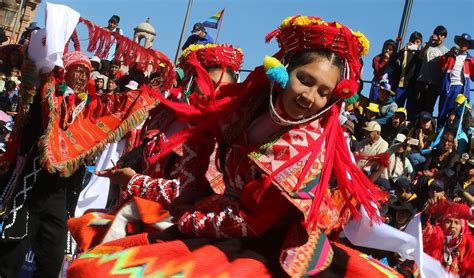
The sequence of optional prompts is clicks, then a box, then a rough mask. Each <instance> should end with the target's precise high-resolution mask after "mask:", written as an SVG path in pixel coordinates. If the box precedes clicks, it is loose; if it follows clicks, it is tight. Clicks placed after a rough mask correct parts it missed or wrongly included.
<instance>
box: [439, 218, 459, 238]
mask: <svg viewBox="0 0 474 278" xmlns="http://www.w3.org/2000/svg"><path fill="white" fill-rule="evenodd" d="M443 228H444V234H445V235H446V236H452V237H454V238H457V237H459V235H460V234H461V228H462V222H461V219H457V218H454V217H448V218H446V219H445V220H444V221H443Z"/></svg>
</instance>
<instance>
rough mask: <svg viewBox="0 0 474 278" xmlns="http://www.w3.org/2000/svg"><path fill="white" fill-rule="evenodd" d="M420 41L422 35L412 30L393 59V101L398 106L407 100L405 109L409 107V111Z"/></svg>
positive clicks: (403, 104) (401, 105) (411, 102)
mask: <svg viewBox="0 0 474 278" xmlns="http://www.w3.org/2000/svg"><path fill="white" fill-rule="evenodd" d="M422 41H423V35H422V34H421V33H420V32H416V31H415V32H413V33H412V34H411V35H410V40H409V41H408V43H407V44H406V45H405V47H404V48H403V49H401V50H400V51H399V52H398V53H397V56H396V60H395V71H396V73H397V76H396V77H397V79H396V80H395V81H396V82H395V83H396V85H397V88H396V89H395V92H396V93H397V95H396V97H395V101H396V102H397V105H398V107H405V102H407V104H406V105H407V109H408V108H410V112H411V110H412V109H411V108H412V106H413V105H412V104H413V101H412V98H411V95H412V91H413V86H414V83H415V81H416V77H417V70H418V67H417V65H418V54H419V53H420V46H421V43H422Z"/></svg>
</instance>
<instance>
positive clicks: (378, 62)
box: [372, 55, 388, 81]
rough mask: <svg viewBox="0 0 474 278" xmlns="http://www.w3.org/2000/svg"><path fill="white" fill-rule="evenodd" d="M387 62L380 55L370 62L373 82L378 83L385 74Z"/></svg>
mask: <svg viewBox="0 0 474 278" xmlns="http://www.w3.org/2000/svg"><path fill="white" fill-rule="evenodd" d="M387 64H388V61H385V60H384V59H383V57H382V56H381V55H377V56H375V57H374V59H373V60H372V68H373V69H374V80H376V81H379V80H381V79H382V76H383V75H384V73H385V68H386V67H387Z"/></svg>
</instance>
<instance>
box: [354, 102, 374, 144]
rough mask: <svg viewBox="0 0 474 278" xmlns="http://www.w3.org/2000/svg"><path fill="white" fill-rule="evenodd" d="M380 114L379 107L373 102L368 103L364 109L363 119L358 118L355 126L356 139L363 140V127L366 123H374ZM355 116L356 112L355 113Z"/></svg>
mask: <svg viewBox="0 0 474 278" xmlns="http://www.w3.org/2000/svg"><path fill="white" fill-rule="evenodd" d="M379 113H380V109H379V105H378V104H376V103H373V102H370V103H369V105H368V106H367V107H366V108H365V117H358V119H357V120H358V124H357V125H356V130H355V132H356V133H355V136H356V138H357V139H360V138H363V137H364V136H365V134H364V133H365V132H364V129H363V128H364V127H365V126H366V125H367V123H368V122H370V121H374V120H375V119H376V118H377V117H378V115H379ZM355 115H356V116H357V111H355Z"/></svg>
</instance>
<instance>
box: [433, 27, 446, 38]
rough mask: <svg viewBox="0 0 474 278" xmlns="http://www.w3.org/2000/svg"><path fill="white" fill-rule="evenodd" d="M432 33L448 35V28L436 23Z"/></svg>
mask: <svg viewBox="0 0 474 278" xmlns="http://www.w3.org/2000/svg"><path fill="white" fill-rule="evenodd" d="M433 34H435V35H438V36H445V37H446V36H448V29H446V27H444V26H443V25H438V26H436V28H435V29H434V30H433Z"/></svg>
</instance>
